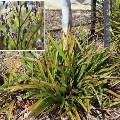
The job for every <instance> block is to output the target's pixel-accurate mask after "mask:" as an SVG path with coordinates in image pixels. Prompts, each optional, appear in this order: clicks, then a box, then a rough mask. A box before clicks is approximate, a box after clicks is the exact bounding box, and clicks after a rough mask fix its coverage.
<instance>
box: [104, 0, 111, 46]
mask: <svg viewBox="0 0 120 120" xmlns="http://www.w3.org/2000/svg"><path fill="white" fill-rule="evenodd" d="M110 28H111V27H110V0H104V47H110V37H111V34H110Z"/></svg>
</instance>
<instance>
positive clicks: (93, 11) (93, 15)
mask: <svg viewBox="0 0 120 120" xmlns="http://www.w3.org/2000/svg"><path fill="white" fill-rule="evenodd" d="M95 23H96V0H91V36H94V34H95Z"/></svg>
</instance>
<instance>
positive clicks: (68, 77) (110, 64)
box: [7, 32, 120, 120]
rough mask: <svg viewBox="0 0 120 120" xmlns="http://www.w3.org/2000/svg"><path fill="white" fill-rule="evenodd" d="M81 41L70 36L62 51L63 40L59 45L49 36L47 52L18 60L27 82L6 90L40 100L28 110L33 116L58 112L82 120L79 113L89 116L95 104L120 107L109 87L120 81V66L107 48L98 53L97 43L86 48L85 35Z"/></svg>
mask: <svg viewBox="0 0 120 120" xmlns="http://www.w3.org/2000/svg"><path fill="white" fill-rule="evenodd" d="M82 38H83V39H82V42H81V43H79V42H78V41H77V40H76V38H75V37H74V36H73V35H69V38H68V39H67V41H68V48H67V49H66V50H63V40H61V41H60V42H59V43H58V44H57V43H56V42H55V40H54V39H53V38H52V37H49V39H50V41H48V43H47V49H46V51H45V52H43V53H42V55H41V56H40V55H39V54H38V53H36V52H23V56H22V57H19V58H20V59H21V61H22V63H23V64H24V66H26V68H27V71H26V74H24V75H23V76H24V77H22V80H24V82H23V84H16V85H10V86H9V87H8V88H7V89H8V90H12V92H14V91H18V90H27V91H28V92H29V95H26V96H24V98H28V97H30V96H32V97H34V98H37V99H38V101H37V102H36V103H35V104H33V105H32V106H31V108H30V109H29V111H30V115H35V116H37V115H39V114H41V113H44V112H45V114H49V113H50V112H52V111H54V110H57V109H59V110H60V111H61V113H60V115H61V116H64V115H68V116H69V117H70V118H71V119H72V120H73V119H77V120H80V118H81V116H82V115H81V112H80V111H84V113H85V114H86V116H87V117H89V116H90V111H91V108H92V106H95V103H96V104H97V107H98V108H100V110H103V109H104V110H105V109H107V108H109V107H111V106H114V105H117V104H120V102H119V100H120V96H119V95H118V94H117V93H115V92H113V91H112V90H111V89H109V87H108V86H109V85H111V84H112V82H111V81H113V80H114V81H116V83H117V82H118V81H119V77H120V76H119V75H118V74H117V72H118V71H115V68H116V66H119V65H120V64H119V63H118V62H117V61H114V60H112V59H111V54H110V51H108V49H107V48H102V49H100V50H96V48H97V47H96V44H91V45H87V42H88V41H87V39H86V38H85V37H84V32H83V35H82ZM19 79H21V77H19V78H18V81H19ZM105 96H106V97H105ZM110 96H114V97H116V100H115V101H113V99H111V97H110Z"/></svg>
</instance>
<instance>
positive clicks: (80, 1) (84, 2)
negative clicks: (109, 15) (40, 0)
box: [45, 0, 91, 10]
mask: <svg viewBox="0 0 120 120" xmlns="http://www.w3.org/2000/svg"><path fill="white" fill-rule="evenodd" d="M90 4H91V0H71V7H72V10H91V5H90ZM45 9H50V10H61V9H62V6H61V0H45Z"/></svg>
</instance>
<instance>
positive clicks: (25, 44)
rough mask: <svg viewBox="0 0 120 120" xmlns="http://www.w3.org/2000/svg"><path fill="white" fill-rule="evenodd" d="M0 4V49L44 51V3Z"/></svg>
mask: <svg viewBox="0 0 120 120" xmlns="http://www.w3.org/2000/svg"><path fill="white" fill-rule="evenodd" d="M0 4H1V9H0V49H1V50H35V49H37V50H41V49H44V1H41V2H38V1H37V2H32V1H31V2H29V1H25V2H24V1H14V2H11V1H3V2H1V3H0Z"/></svg>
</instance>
